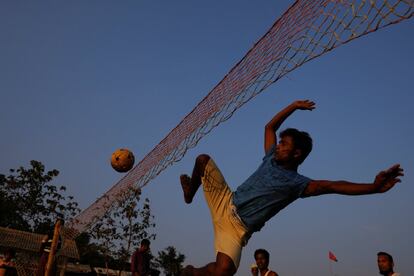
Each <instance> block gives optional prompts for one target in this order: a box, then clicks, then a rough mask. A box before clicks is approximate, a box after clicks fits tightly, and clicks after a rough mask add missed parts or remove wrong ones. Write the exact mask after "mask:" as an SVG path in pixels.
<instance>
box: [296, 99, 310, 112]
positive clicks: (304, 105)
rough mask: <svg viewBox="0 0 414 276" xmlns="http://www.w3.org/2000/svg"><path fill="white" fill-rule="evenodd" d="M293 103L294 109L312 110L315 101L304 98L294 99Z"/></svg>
mask: <svg viewBox="0 0 414 276" xmlns="http://www.w3.org/2000/svg"><path fill="white" fill-rule="evenodd" d="M293 105H294V106H295V108H296V109H300V110H313V109H315V103H314V102H312V101H310V100H304V101H295V102H293Z"/></svg>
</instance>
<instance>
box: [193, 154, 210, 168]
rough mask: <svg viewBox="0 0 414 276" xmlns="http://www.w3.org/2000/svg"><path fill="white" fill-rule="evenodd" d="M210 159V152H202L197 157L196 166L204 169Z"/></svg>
mask: <svg viewBox="0 0 414 276" xmlns="http://www.w3.org/2000/svg"><path fill="white" fill-rule="evenodd" d="M210 159H211V157H210V156H209V155H208V154H200V155H199V156H197V158H196V166H197V167H198V168H200V169H204V167H205V166H206V165H207V163H208V161H209V160H210Z"/></svg>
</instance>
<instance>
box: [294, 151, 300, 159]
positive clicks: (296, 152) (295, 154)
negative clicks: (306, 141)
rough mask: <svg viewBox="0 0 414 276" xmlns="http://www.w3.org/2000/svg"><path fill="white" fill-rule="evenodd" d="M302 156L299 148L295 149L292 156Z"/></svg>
mask: <svg viewBox="0 0 414 276" xmlns="http://www.w3.org/2000/svg"><path fill="white" fill-rule="evenodd" d="M301 156H302V151H301V150H300V149H295V153H294V154H293V157H295V159H298V158H300V157H301Z"/></svg>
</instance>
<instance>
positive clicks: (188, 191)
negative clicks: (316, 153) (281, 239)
mask: <svg viewBox="0 0 414 276" xmlns="http://www.w3.org/2000/svg"><path fill="white" fill-rule="evenodd" d="M314 108H315V103H314V102H312V101H309V100H304V101H295V102H293V103H292V104H290V105H289V106H287V107H286V108H284V109H283V110H282V111H280V112H279V113H278V114H276V115H275V116H274V117H273V118H272V119H271V120H270V122H269V123H268V124H267V125H266V126H265V137H264V150H265V157H264V158H263V162H262V164H261V165H260V166H259V167H258V168H257V170H256V171H255V172H254V173H253V174H252V175H251V176H250V177H249V178H248V179H247V180H246V181H245V182H244V183H242V184H241V185H240V186H239V187H238V188H237V190H236V191H235V192H232V191H231V190H230V188H229V187H228V185H227V183H226V181H225V180H224V177H223V175H222V174H221V172H220V170H219V169H218V168H217V166H216V164H215V163H214V161H213V159H212V158H211V157H210V156H208V155H206V154H201V155H199V156H198V157H197V158H196V161H195V165H194V169H193V172H192V175H191V177H189V176H188V175H181V176H180V182H181V186H182V189H183V192H184V200H185V202H186V203H187V204H189V203H191V202H192V200H193V197H194V195H195V193H196V192H197V190H198V188H199V186H200V185H201V184H203V190H204V195H205V198H206V202H207V205H208V207H209V209H210V212H211V217H212V221H213V226H214V237H215V238H214V245H215V250H216V260H215V262H211V263H209V264H207V265H206V266H204V267H201V268H194V267H193V266H187V267H186V268H185V269H184V270H183V273H182V274H183V275H194V276H197V275H217V276H221V275H223V276H225V275H234V274H235V273H236V271H237V268H238V266H239V262H240V257H241V251H242V248H243V246H245V245H246V244H247V241H248V239H249V238H250V236H251V235H252V234H253V233H254V232H257V231H259V230H260V229H261V228H262V227H263V226H264V224H265V222H266V221H268V220H269V219H270V218H272V217H273V216H274V215H276V214H277V213H278V212H279V211H280V210H282V209H283V208H285V207H286V206H287V205H289V204H290V203H292V202H293V201H295V200H296V199H298V198H299V197H301V198H304V197H310V196H318V195H323V194H342V195H366V194H374V193H384V192H386V191H388V190H389V189H391V188H392V187H393V186H394V185H395V184H396V183H397V182H400V179H399V177H400V176H403V169H402V168H400V165H398V164H397V165H394V166H392V167H390V168H389V169H387V170H385V171H381V172H380V173H378V174H377V176H376V177H375V180H374V182H373V183H368V184H357V183H352V182H348V181H329V180H311V179H309V178H307V177H305V176H302V175H300V174H298V172H297V170H298V167H299V165H300V164H301V163H302V162H303V161H304V160H305V158H306V157H307V156H308V154H309V153H310V152H311V150H312V138H311V137H310V136H309V134H308V133H306V132H303V131H299V130H297V129H293V128H289V129H286V130H284V131H282V132H281V133H280V134H279V137H280V141H279V143H277V136H276V131H277V130H278V129H279V127H280V126H281V124H282V123H283V122H284V121H285V119H286V118H287V117H289V116H290V115H291V114H292V113H293V112H294V111H296V110H313V109H314Z"/></svg>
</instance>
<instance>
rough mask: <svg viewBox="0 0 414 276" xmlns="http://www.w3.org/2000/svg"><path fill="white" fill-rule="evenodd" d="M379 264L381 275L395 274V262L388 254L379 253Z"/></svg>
mask: <svg viewBox="0 0 414 276" xmlns="http://www.w3.org/2000/svg"><path fill="white" fill-rule="evenodd" d="M377 263H378V269H379V273H380V274H381V275H386V276H387V275H391V274H392V273H394V260H393V259H392V256H391V255H390V254H388V253H386V252H378V253H377Z"/></svg>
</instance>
